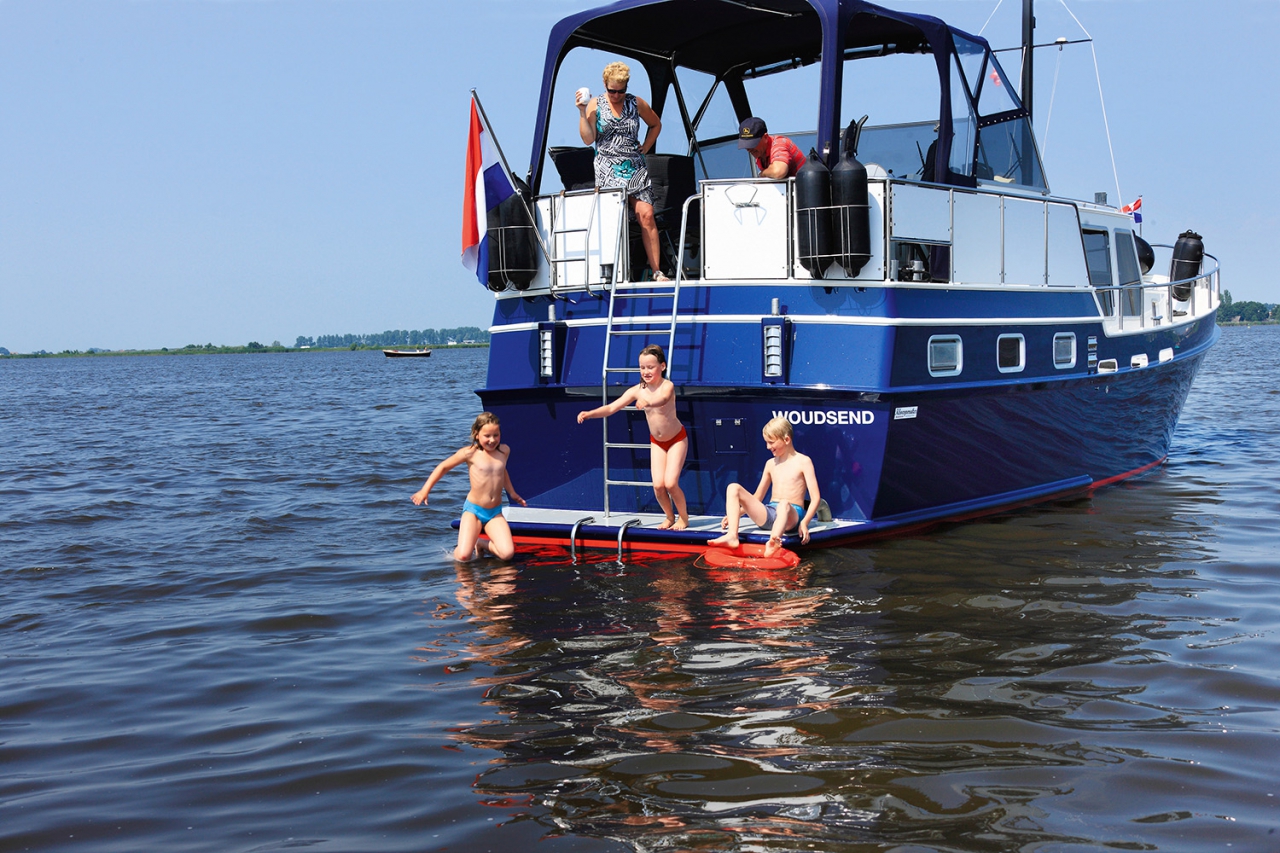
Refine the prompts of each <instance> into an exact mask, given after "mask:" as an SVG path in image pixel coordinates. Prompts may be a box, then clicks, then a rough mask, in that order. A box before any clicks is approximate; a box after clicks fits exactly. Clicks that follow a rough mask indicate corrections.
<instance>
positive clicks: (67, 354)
mask: <svg viewBox="0 0 1280 853" xmlns="http://www.w3.org/2000/svg"><path fill="white" fill-rule="evenodd" d="M488 346H489V345H488V344H487V343H479V344H451V345H450V344H446V345H443V346H437V345H431V346H419V347H411V349H429V350H451V349H478V348H481V347H484V348H487V347H488ZM384 349H396V347H378V346H347V347H307V348H299V347H283V346H281V347H253V348H249V347H195V348H185V347H184V348H181V349H168V348H166V347H161V348H160V349H120V350H100V351H98V352H88V351H81V350H63V351H62V352H14V353H9V354H8V355H0V359H6V358H10V359H16V358H96V357H98V356H124V355H258V354H259V353H268V352H274V353H281V352H287V353H311V352H382V351H383V350H384Z"/></svg>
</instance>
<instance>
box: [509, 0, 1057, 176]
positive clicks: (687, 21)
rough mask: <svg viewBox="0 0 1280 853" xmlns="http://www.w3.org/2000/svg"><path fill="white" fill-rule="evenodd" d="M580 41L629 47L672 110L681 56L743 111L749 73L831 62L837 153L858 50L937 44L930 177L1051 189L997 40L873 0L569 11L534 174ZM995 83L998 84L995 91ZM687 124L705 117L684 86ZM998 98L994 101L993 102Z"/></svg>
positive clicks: (549, 82)
mask: <svg viewBox="0 0 1280 853" xmlns="http://www.w3.org/2000/svg"><path fill="white" fill-rule="evenodd" d="M577 47H589V48H594V49H597V50H603V51H609V52H613V53H616V54H619V55H621V56H625V57H627V58H629V59H631V60H633V61H635V62H637V63H639V64H640V65H642V66H643V67H644V68H645V70H646V72H647V73H648V75H649V82H650V87H651V93H652V106H653V108H654V110H655V111H656V112H658V113H659V114H662V112H663V107H664V105H665V103H666V101H667V97H668V93H669V92H670V91H671V90H672V88H673V84H674V82H675V73H676V69H677V68H689V69H692V70H694V71H699V72H703V73H706V74H709V75H712V76H713V77H714V78H715V79H716V80H717V81H719V82H721V83H723V85H724V86H725V89H726V91H727V93H728V95H729V98H730V99H731V102H732V104H733V108H734V111H735V112H736V113H737V118H738V120H739V121H741V120H742V119H744V118H746V117H748V116H749V115H751V114H752V112H751V105H750V104H749V102H748V99H747V95H746V90H745V88H744V87H743V85H742V81H743V80H744V79H749V78H752V77H759V76H763V75H766V74H770V73H775V72H778V71H784V70H787V69H790V68H795V67H800V66H804V65H811V64H814V63H821V67H820V80H821V83H820V99H819V103H818V122H817V127H816V131H817V134H816V146H815V147H816V150H817V151H819V152H821V155H822V156H823V157H824V158H825V159H826V161H827V163H828V165H834V162H835V160H836V158H837V157H838V145H837V144H834V143H833V140H838V139H839V138H840V129H841V127H842V121H844V118H843V117H842V116H841V115H840V103H841V85H842V82H843V76H844V75H843V65H844V62H845V61H846V60H849V59H860V58H864V57H870V56H882V55H889V54H900V53H913V54H932V56H933V59H934V63H935V64H936V66H937V71H938V81H939V90H940V93H941V98H940V103H939V105H938V123H937V124H938V127H937V130H938V134H937V140H936V151H934V152H931V154H932V155H933V156H931V157H930V161H929V164H928V168H930V169H931V170H932V171H931V173H929V172H926V173H925V174H924V175H923V176H922V178H923V179H924V180H932V181H935V182H938V183H947V184H958V185H966V186H974V185H975V184H976V182H977V180H978V179H984V178H985V179H993V180H996V181H1001V182H1004V183H1013V184H1017V185H1020V186H1022V187H1030V188H1034V189H1039V190H1041V191H1044V190H1046V187H1045V182H1044V177H1043V170H1042V169H1041V166H1040V158H1039V154H1038V152H1037V151H1036V148H1035V142H1034V140H1033V138H1032V136H1031V123H1030V118H1029V115H1028V113H1027V111H1026V110H1025V109H1024V108H1023V106H1022V102H1021V100H1020V99H1019V98H1018V95H1017V94H1016V93H1015V92H1014V89H1013V86H1012V85H1011V81H1009V78H1008V77H1007V76H1006V75H1005V74H1004V71H1003V69H1001V68H1000V66H999V63H998V62H997V61H996V59H995V56H994V55H993V54H992V52H991V49H990V46H989V45H988V44H987V42H986V41H985V40H984V39H982V38H981V37H980V36H974V35H970V34H968V33H965V32H963V31H961V30H958V29H955V28H954V27H951V26H949V25H948V24H947V23H945V22H944V21H942V20H940V19H938V18H935V17H932V16H929V15H915V14H910V13H906V12H898V11H894V10H892V9H886V8H884V7H881V6H877V5H874V4H872V3H867V2H864V0H618V2H615V3H612V4H610V5H608V6H603V7H600V8H597V9H591V10H587V11H584V12H580V13H578V14H575V15H570V16H569V17H567V18H565V19H563V20H561V21H560V22H559V23H558V24H556V26H555V27H554V28H553V29H552V31H551V36H550V39H549V41H548V44H547V54H546V63H545V67H544V69H543V77H542V90H541V94H540V97H539V103H538V120H537V127H536V130H535V133H534V139H533V152H532V156H531V157H530V160H529V162H530V164H531V166H530V174H529V184H530V186H532V187H533V188H534V191H535V192H536V191H537V190H538V187H539V186H540V184H541V178H542V171H543V165H544V158H543V153H544V148H545V146H546V144H547V133H548V122H549V121H550V120H551V108H552V104H551V100H552V94H553V92H554V90H555V81H556V75H557V73H558V72H559V68H560V63H561V61H562V60H563V59H564V58H565V56H566V55H567V54H568V53H569V51H571V50H573V49H574V48H577ZM984 87H986V88H987V89H988V90H990V91H989V92H987V93H984V91H983V89H984ZM675 91H676V94H677V101H678V106H679V109H680V113H681V117H682V119H683V120H684V123H685V126H686V129H687V130H690V131H691V133H690V136H691V138H692V136H693V134H692V130H693V127H692V125H693V123H694V120H693V119H691V118H690V116H689V114H688V110H687V108H686V106H685V104H684V102H683V99H682V98H681V97H680V94H679V89H678V87H677V88H676V89H675ZM984 107H985V108H986V109H985V111H984V110H983V108H984Z"/></svg>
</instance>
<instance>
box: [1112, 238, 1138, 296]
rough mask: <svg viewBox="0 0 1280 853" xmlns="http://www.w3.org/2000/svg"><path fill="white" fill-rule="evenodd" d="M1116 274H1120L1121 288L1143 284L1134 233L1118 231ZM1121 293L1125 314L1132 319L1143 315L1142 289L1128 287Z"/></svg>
mask: <svg viewBox="0 0 1280 853" xmlns="http://www.w3.org/2000/svg"><path fill="white" fill-rule="evenodd" d="M1116 272H1117V273H1118V274H1119V277H1120V286H1121V287H1124V286H1125V285H1134V284H1141V282H1142V273H1141V272H1140V271H1139V268H1138V247H1137V246H1135V245H1134V243H1133V232H1132V231H1127V230H1124V229H1122V228H1117V229H1116ZM1121 293H1122V294H1123V298H1122V299H1121V305H1122V306H1123V308H1124V313H1125V314H1126V315H1127V316H1130V317H1136V316H1138V315H1139V314H1141V313H1142V288H1141V287H1128V288H1126V289H1125V290H1122V291H1121Z"/></svg>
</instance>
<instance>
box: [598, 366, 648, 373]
mask: <svg viewBox="0 0 1280 853" xmlns="http://www.w3.org/2000/svg"><path fill="white" fill-rule="evenodd" d="M605 372H606V373H639V372H640V368H638V367H606V368H605Z"/></svg>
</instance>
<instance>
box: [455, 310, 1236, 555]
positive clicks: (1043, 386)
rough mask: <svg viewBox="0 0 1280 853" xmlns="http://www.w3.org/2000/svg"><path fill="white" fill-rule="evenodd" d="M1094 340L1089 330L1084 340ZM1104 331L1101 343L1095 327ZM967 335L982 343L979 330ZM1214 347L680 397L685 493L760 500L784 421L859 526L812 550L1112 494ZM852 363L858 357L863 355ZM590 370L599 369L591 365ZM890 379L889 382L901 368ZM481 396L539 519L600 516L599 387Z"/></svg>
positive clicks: (705, 500)
mask: <svg viewBox="0 0 1280 853" xmlns="http://www.w3.org/2000/svg"><path fill="white" fill-rule="evenodd" d="M1008 328H1009V327H1003V326H1000V325H998V324H997V325H996V326H995V327H993V329H992V330H990V334H991V335H992V336H993V337H994V335H995V334H997V333H999V332H1007V331H1008ZM856 331H857V330H856V329H851V328H849V327H845V329H843V330H839V329H837V330H835V331H834V332H832V333H833V334H836V333H840V332H843V333H844V334H845V336H846V338H847V339H849V340H853V339H855V338H856V337H857V335H856ZM937 331H938V329H937V328H936V327H921V328H913V329H910V330H903V329H898V330H897V335H896V337H895V338H894V341H893V343H892V345H891V346H890V347H889V349H890V352H889V353H888V354H889V355H891V354H892V350H893V348H894V347H899V348H904V349H908V350H910V349H913V348H916V347H917V346H920V345H921V344H920V341H922V340H926V339H927V337H928V336H929V335H930V334H934V333H937ZM1088 331H1089V330H1088V329H1083V330H1082V334H1083V333H1086V332H1088ZM1097 333H1098V334H1099V336H1101V330H1100V329H1098V330H1097ZM969 334H970V336H971V337H972V336H973V335H974V330H973V329H972V328H971V329H969ZM1042 334H1043V332H1042ZM1217 334H1218V330H1217V328H1216V325H1215V324H1214V323H1213V319H1212V317H1208V318H1205V319H1203V320H1201V321H1198V322H1197V323H1194V324H1190V325H1188V326H1183V327H1179V328H1177V329H1176V330H1175V329H1166V330H1162V331H1153V332H1151V333H1148V334H1142V335H1136V336H1131V337H1129V338H1124V339H1114V340H1111V341H1107V342H1106V346H1108V347H1111V348H1113V349H1114V348H1117V347H1119V348H1123V347H1125V346H1127V347H1129V348H1132V349H1133V350H1134V351H1135V352H1136V351H1139V350H1141V351H1144V352H1147V351H1152V352H1154V350H1155V349H1157V348H1164V347H1166V346H1169V347H1170V348H1173V347H1174V346H1176V355H1175V357H1174V358H1173V359H1172V360H1170V361H1167V362H1163V363H1152V364H1150V365H1149V366H1147V367H1143V368H1133V369H1129V368H1125V369H1121V370H1118V371H1117V372H1115V373H1096V372H1090V371H1087V370H1085V369H1083V368H1082V369H1081V370H1077V371H1073V372H1071V373H1070V375H1065V376H1064V375H1050V374H1045V373H1038V374H1037V375H1035V376H1031V377H1027V378H1018V379H1012V380H1011V379H1008V378H1000V379H996V378H991V379H988V380H985V381H976V382H975V381H969V382H965V383H946V382H935V383H933V384H923V383H916V384H909V385H907V384H903V385H900V386H898V387H894V385H893V384H892V383H889V384H888V387H885V386H881V387H882V388H884V390H882V391H867V390H857V386H858V385H862V386H863V387H864V388H865V387H866V385H865V384H864V382H855V381H850V382H849V383H848V386H847V387H843V388H840V387H826V388H817V387H805V386H796V385H786V386H766V385H762V384H760V383H759V382H758V381H757V382H756V383H754V384H752V385H747V384H742V385H735V386H723V385H719V386H717V385H709V384H699V383H696V382H690V383H689V384H687V385H679V387H678V405H677V410H678V414H679V416H680V418H681V420H682V422H683V423H685V425H686V427H687V428H688V432H689V436H690V449H689V456H688V462H687V464H686V467H685V471H684V474H683V476H682V478H681V485H682V488H683V489H684V491H685V493H686V495H687V497H688V500H689V509H690V512H691V513H692V514H698V515H713V516H714V515H720V514H723V512H724V495H725V490H726V488H727V486H728V485H729V484H730V483H732V482H741V483H743V484H745V485H747V486H748V488H754V486H755V485H756V483H757V482H758V481H759V478H760V472H761V471H762V470H763V467H764V464H765V462H766V461H767V460H768V458H769V454H768V452H767V450H766V449H765V446H764V443H763V440H762V439H761V436H760V429H761V428H762V426H763V425H764V423H765V422H766V421H768V420H769V419H770V418H772V417H774V416H775V415H782V416H784V417H788V418H789V419H790V420H791V421H792V422H793V424H794V427H795V444H796V447H797V448H799V449H800V450H802V451H803V452H804V453H806V454H808V455H809V456H810V457H811V458H812V459H813V461H814V466H815V468H816V470H817V472H818V477H819V485H820V487H821V490H822V496H823V497H824V498H825V499H826V500H827V502H828V504H829V505H830V508H831V512H832V515H833V516H834V517H835V518H838V519H847V520H858V521H861V522H865V523H863V524H860V525H858V526H856V527H850V528H842V529H837V530H832V531H824V534H826V535H819V536H815V540H814V544H840V543H842V542H846V541H851V540H852V539H855V538H859V537H865V536H868V535H876V534H883V533H885V532H887V531H892V530H895V529H900V528H902V527H905V526H918V525H923V524H929V523H936V522H938V521H943V520H948V519H954V518H962V517H967V516H972V515H977V514H982V513H987V512H993V511H998V510H1000V509H1003V508H1007V507H1011V506H1017V505H1021V504H1026V503H1030V502H1034V501H1037V500H1045V499H1048V498H1051V497H1054V496H1057V495H1061V494H1064V493H1069V492H1072V491H1079V490H1082V489H1086V488H1090V487H1096V486H1098V485H1101V484H1105V483H1109V482H1114V481H1116V480H1118V479H1123V478H1125V477H1128V476H1132V475H1134V474H1136V473H1140V472H1142V471H1145V470H1147V469H1149V468H1150V467H1152V466H1154V465H1156V464H1159V463H1160V462H1161V461H1162V460H1163V459H1164V458H1165V456H1166V455H1167V453H1168V448H1169V443H1170V440H1171V437H1172V433H1173V429H1174V426H1175V425H1176V423H1177V418H1178V414H1179V412H1180V410H1181V408H1182V405H1183V403H1184V401H1185V400H1186V397H1187V393H1188V391H1189V390H1190V387H1191V383H1192V381H1193V379H1194V378H1195V374H1196V372H1197V370H1198V368H1199V365H1200V363H1201V360H1202V358H1203V356H1204V354H1205V352H1206V351H1207V350H1208V348H1209V347H1210V346H1212V344H1213V342H1214V341H1215V340H1216V338H1217ZM519 337H520V335H515V334H509V335H506V336H504V338H505V343H506V345H507V347H508V349H510V348H511V347H512V346H513V345H514V346H516V347H519V346H520V342H519V340H518V339H519ZM810 337H813V335H811V336H810ZM586 340H587V338H585V337H584V339H583V340H582V341H580V344H581V345H585V341H586ZM843 349H845V350H849V349H856V347H855V348H850V347H845V348H843ZM703 351H704V352H705V351H707V350H705V349H704V350H703ZM711 351H715V350H711ZM831 351H832V352H834V351H835V349H834V348H832V349H831ZM506 355H508V356H509V352H508V353H507V354H506ZM1104 355H1107V357H1108V358H1112V357H1115V358H1117V359H1118V360H1119V361H1120V362H1121V363H1127V355H1126V354H1125V353H1124V352H1121V351H1120V350H1116V351H1115V352H1110V353H1105V352H1104ZM492 357H494V358H498V359H503V358H504V352H503V348H502V347H498V348H496V349H495V351H494V353H493V355H492ZM580 357H581V354H580ZM847 357H849V358H853V359H855V360H856V358H857V354H856V352H855V353H854V354H853V355H848V356H847ZM583 360H584V361H586V362H588V363H589V362H590V361H591V359H590V358H583ZM673 360H674V359H673ZM739 360H742V359H739ZM746 360H747V361H749V360H750V359H746ZM899 361H900V360H899ZM595 363H596V364H597V365H598V364H599V359H598V358H596V359H595ZM510 366H511V360H510V359H509V358H508V359H507V360H506V361H505V363H504V362H503V361H499V363H498V365H497V367H498V370H496V371H494V370H492V369H491V378H492V377H493V375H494V374H495V372H496V373H497V374H498V375H502V374H503V373H506V372H509V370H510ZM597 369H598V368H597ZM886 370H887V372H888V373H889V374H890V375H892V373H893V368H892V367H888V368H886ZM673 372H674V373H676V374H677V375H676V377H675V379H676V381H677V383H678V384H679V382H680V377H679V375H678V374H679V373H681V372H687V370H682V369H681V368H680V367H677V368H676V369H675V370H674V371H673ZM703 372H704V374H705V373H708V372H714V369H713V368H706V369H704V371H703ZM848 378H849V379H851V380H852V379H853V377H848ZM901 378H904V379H905V380H906V381H911V380H910V377H907V376H904V377H901ZM478 393H479V395H480V397H481V399H482V401H483V403H484V407H485V408H486V409H487V410H489V411H493V412H495V413H496V414H498V415H499V417H501V418H502V419H503V421H504V424H507V425H508V428H507V430H506V431H505V432H504V439H505V440H506V441H507V443H508V444H510V445H511V447H512V449H513V456H512V460H511V464H510V470H511V475H512V478H513V481H514V482H515V483H516V484H517V487H518V488H519V489H520V491H521V493H522V494H523V495H524V496H525V497H526V498H527V499H528V500H529V502H530V505H531V506H537V507H541V508H549V509H564V510H574V511H580V512H581V513H582V514H583V515H587V514H592V513H595V514H598V513H599V512H600V509H601V507H602V506H603V504H604V485H603V481H604V477H603V453H604V451H603V442H602V437H601V434H600V432H601V424H600V422H599V421H589V422H587V423H586V424H583V425H579V424H578V423H577V421H576V417H577V414H578V412H580V411H583V410H585V409H590V408H594V407H595V406H598V405H599V401H600V396H599V395H600V389H599V386H598V385H596V386H586V385H577V386H557V387H546V386H543V387H527V386H526V387H522V388H512V387H508V388H486V389H483V390H481V391H479V392H478ZM908 414H909V415H910V416H909V417H908V416H904V415H908ZM895 415H896V417H895ZM610 440H611V441H613V442H636V443H644V442H646V441H647V440H648V431H647V429H646V426H645V424H644V419H643V417H641V416H640V415H639V413H624V414H619V415H616V416H614V418H613V420H612V422H611V427H610ZM610 453H611V456H610V476H611V477H613V478H615V479H632V480H642V481H643V480H648V479H649V467H648V466H649V454H648V452H647V451H644V450H632V449H612V450H611V451H610ZM611 489H612V491H611V493H610V506H611V510H612V512H614V513H627V512H642V513H643V512H658V511H659V510H658V505H657V502H656V500H655V499H654V497H653V493H652V491H651V490H650V489H642V488H635V487H619V486H614V487H611ZM542 528H543V526H539V525H532V526H530V528H529V530H527V531H525V532H526V533H529V534H531V535H534V536H537V537H542V538H552V539H556V538H558V539H561V540H563V539H564V538H565V535H564V534H565V531H563V530H553V529H542ZM520 532H521V531H520V530H517V533H520ZM651 534H652V535H653V536H654V538H655V541H668V542H670V543H672V544H675V543H678V542H681V541H683V540H688V541H689V542H699V541H704V540H705V538H706V535H705V534H693V533H691V534H686V535H685V536H672V535H671V534H667V533H664V532H659V531H651ZM637 535H641V537H642V538H643V535H642V532H641V531H632V532H629V533H628V538H629V539H630V538H633V537H634V536H637Z"/></svg>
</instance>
